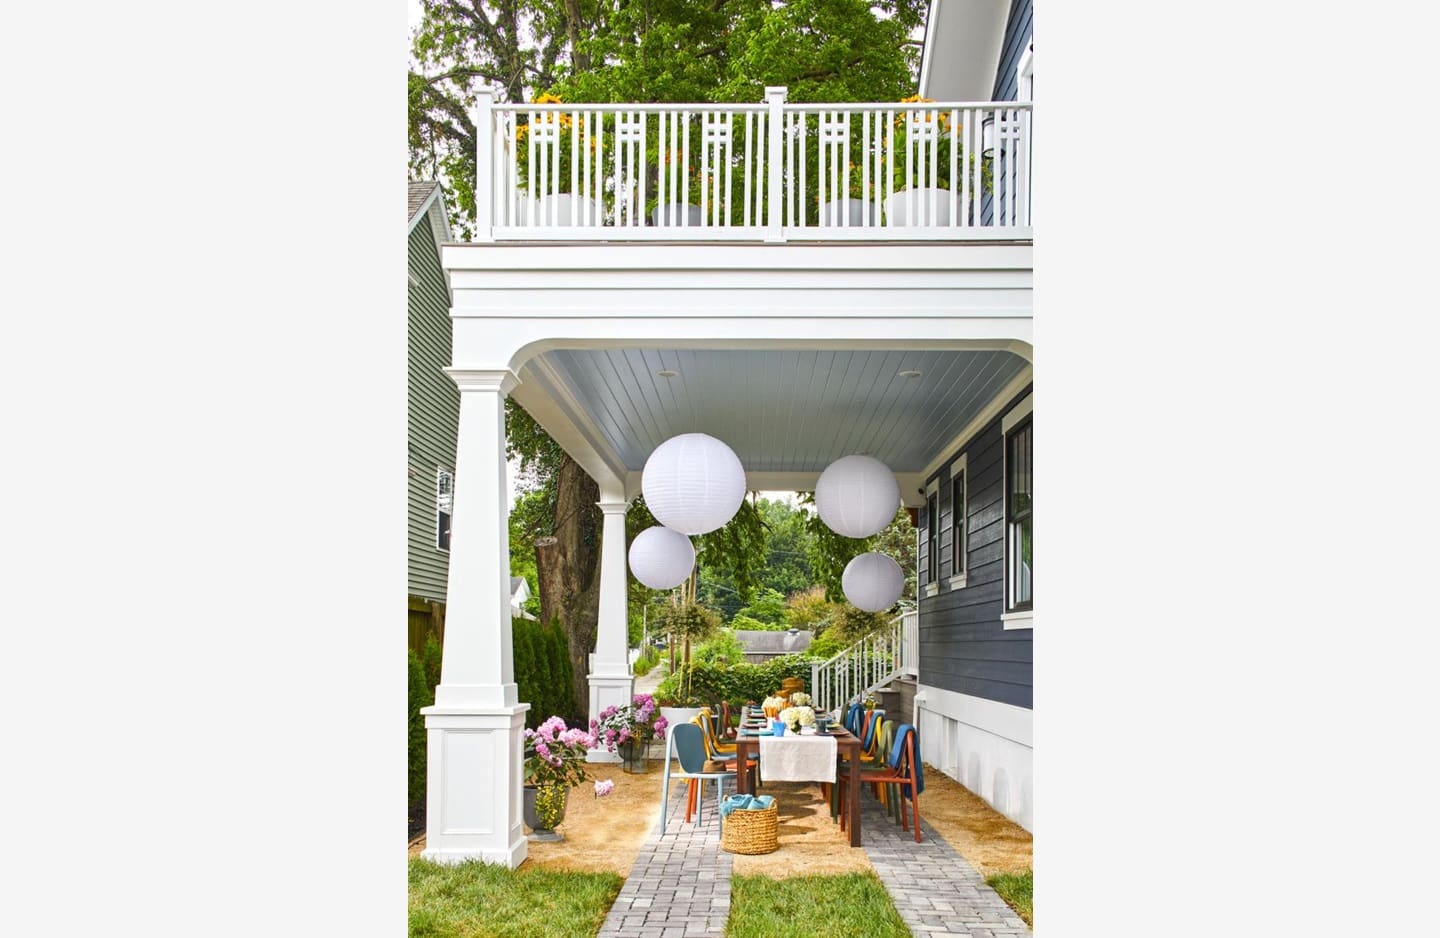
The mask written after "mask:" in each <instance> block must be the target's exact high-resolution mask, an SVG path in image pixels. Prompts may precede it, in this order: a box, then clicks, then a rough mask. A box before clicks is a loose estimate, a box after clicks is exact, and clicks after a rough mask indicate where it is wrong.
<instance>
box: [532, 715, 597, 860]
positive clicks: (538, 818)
mask: <svg viewBox="0 0 1440 938" xmlns="http://www.w3.org/2000/svg"><path fill="white" fill-rule="evenodd" d="M595 744H596V743H595V737H594V736H591V735H590V734H589V733H587V732H585V731H584V730H582V729H579V728H578V727H577V728H574V729H571V728H569V727H567V726H566V725H565V721H564V720H563V719H561V718H560V717H551V718H550V719H548V720H546V721H545V722H544V723H541V724H540V726H539V727H538V728H536V729H533V730H526V731H525V823H526V824H528V825H530V829H531V830H533V831H534V832H535V839H536V840H560V839H561V836H560V835H559V834H557V833H555V828H556V827H558V826H559V825H560V822H562V821H564V820H565V803H566V800H567V799H568V797H569V794H570V789H572V788H574V787H576V786H577V785H580V784H582V783H583V782H585V780H586V775H585V756H586V753H587V752H588V750H590V749H591V748H593V747H594V746H595Z"/></svg>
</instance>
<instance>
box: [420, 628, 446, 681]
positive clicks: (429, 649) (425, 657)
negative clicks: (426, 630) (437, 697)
mask: <svg viewBox="0 0 1440 938" xmlns="http://www.w3.org/2000/svg"><path fill="white" fill-rule="evenodd" d="M441 654H442V653H441V648H440V642H438V641H437V640H436V639H435V636H434V635H427V636H425V650H424V651H423V652H421V655H420V660H421V661H422V662H423V663H424V665H425V683H426V684H429V685H430V690H431V691H432V692H433V691H434V690H435V688H436V687H437V686H439V684H440V659H441Z"/></svg>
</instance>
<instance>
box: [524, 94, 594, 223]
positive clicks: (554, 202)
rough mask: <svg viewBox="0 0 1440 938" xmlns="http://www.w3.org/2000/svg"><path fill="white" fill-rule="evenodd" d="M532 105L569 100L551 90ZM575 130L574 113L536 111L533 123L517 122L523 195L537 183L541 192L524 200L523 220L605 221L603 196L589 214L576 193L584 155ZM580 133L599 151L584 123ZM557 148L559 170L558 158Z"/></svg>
mask: <svg viewBox="0 0 1440 938" xmlns="http://www.w3.org/2000/svg"><path fill="white" fill-rule="evenodd" d="M531 103H532V104H562V103H564V102H563V101H562V100H561V98H560V96H559V95H555V94H549V93H546V94H542V95H540V96H538V97H537V98H535V100H534V101H533V102H531ZM532 124H533V127H532ZM574 128H575V123H574V120H573V119H572V118H571V116H570V115H569V114H566V113H565V112H564V111H551V110H547V111H535V112H532V113H531V123H525V124H519V125H517V126H516V128H515V166H516V177H515V179H516V185H517V186H518V187H519V188H520V190H521V191H522V193H528V192H529V190H530V187H531V185H532V184H533V186H534V188H535V196H534V197H533V198H530V197H528V196H527V197H526V198H524V200H523V201H522V202H521V205H520V219H519V221H520V224H522V225H555V226H564V227H572V226H575V225H599V224H604V221H605V207H604V205H603V204H602V203H601V202H600V200H599V199H595V200H594V201H593V203H592V204H591V205H590V206H589V210H588V212H587V211H586V210H585V206H584V204H583V203H582V201H581V200H580V197H579V196H577V195H574V194H573V193H572V192H571V184H572V178H573V177H572V167H573V166H574V163H575V161H576V160H577V159H579V158H580V154H579V153H577V152H576V150H575V138H576V136H577V134H576V131H575V129H574ZM578 136H579V139H580V145H581V146H582V147H584V146H589V147H590V148H591V149H592V150H593V149H594V147H595V141H594V140H592V139H589V138H588V137H587V135H586V132H585V125H584V124H583V123H582V124H581V125H580V127H579V133H578ZM532 138H533V150H534V160H535V163H534V165H533V167H532V165H531V162H530V160H531V150H532ZM557 151H558V153H559V171H558V172H556V160H555V156H556V153H557ZM582 168H583V164H582ZM557 193H558V194H557ZM552 219H553V220H552Z"/></svg>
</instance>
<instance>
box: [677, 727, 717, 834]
mask: <svg viewBox="0 0 1440 938" xmlns="http://www.w3.org/2000/svg"><path fill="white" fill-rule="evenodd" d="M677 757H678V758H679V759H680V770H679V771H675V770H673V769H672V768H671V761H672V760H673V759H675V758H677ZM672 778H680V779H685V781H686V782H687V784H688V785H689V786H691V788H692V789H693V787H694V786H696V785H699V786H700V792H699V795H700V797H699V798H695V799H693V800H694V802H695V823H696V824H699V823H700V822H701V820H702V819H703V814H704V808H703V802H704V795H705V790H704V789H705V782H707V781H709V780H711V779H713V780H714V781H715V816H716V817H717V818H718V817H719V816H720V802H721V801H723V800H725V780H726V779H730V780H731V781H734V779H735V773H734V772H706V771H705V734H704V731H703V730H701V729H700V727H698V726H696V725H695V724H694V723H681V724H678V725H676V726H672V727H670V729H669V731H668V732H667V733H666V739H665V784H664V793H663V794H661V796H660V833H661V835H664V833H665V822H666V820H667V819H668V817H669V812H670V779H672ZM685 820H686V821H687V822H688V821H689V820H690V813H689V811H688V810H687V811H686V813H685ZM721 824H722V825H723V824H724V821H723V819H722V820H721Z"/></svg>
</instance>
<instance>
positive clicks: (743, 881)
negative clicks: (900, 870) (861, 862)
mask: <svg viewBox="0 0 1440 938" xmlns="http://www.w3.org/2000/svg"><path fill="white" fill-rule="evenodd" d="M730 882H731V895H730V920H729V921H728V922H727V923H726V925H725V934H726V935H727V936H729V938H779V936H786V935H824V936H825V938H910V929H909V928H907V927H906V926H905V922H904V921H903V920H902V919H901V918H900V913H899V912H896V911H895V905H894V903H892V902H891V901H890V896H889V894H888V893H886V892H885V887H884V886H882V885H881V884H880V880H879V879H877V878H876V876H875V874H874V873H847V874H846V875H844V876H794V877H791V878H789V879H771V878H770V877H768V876H735V877H732V879H731V880H730Z"/></svg>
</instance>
